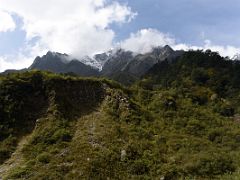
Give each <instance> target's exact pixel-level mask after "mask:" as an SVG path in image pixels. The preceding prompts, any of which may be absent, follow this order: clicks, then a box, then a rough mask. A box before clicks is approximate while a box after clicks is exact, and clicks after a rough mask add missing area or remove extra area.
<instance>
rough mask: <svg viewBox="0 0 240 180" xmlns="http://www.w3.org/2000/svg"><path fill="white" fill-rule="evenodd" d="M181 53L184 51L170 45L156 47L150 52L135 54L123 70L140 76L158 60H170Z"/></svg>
mask: <svg viewBox="0 0 240 180" xmlns="http://www.w3.org/2000/svg"><path fill="white" fill-rule="evenodd" d="M183 53H184V51H174V50H173V49H172V48H171V47H170V46H165V47H163V48H162V47H156V48H154V49H153V50H152V52H150V53H146V54H140V55H137V56H136V57H135V58H134V59H133V60H132V61H131V62H129V63H128V65H127V66H126V68H125V69H124V71H127V72H129V73H131V74H134V75H135V76H138V77H140V76H142V75H144V74H145V73H146V72H147V71H148V70H149V69H150V68H151V67H152V66H154V65H155V64H157V63H158V62H160V61H164V60H168V61H172V60H173V59H175V58H176V57H178V56H181V55H182V54H183Z"/></svg>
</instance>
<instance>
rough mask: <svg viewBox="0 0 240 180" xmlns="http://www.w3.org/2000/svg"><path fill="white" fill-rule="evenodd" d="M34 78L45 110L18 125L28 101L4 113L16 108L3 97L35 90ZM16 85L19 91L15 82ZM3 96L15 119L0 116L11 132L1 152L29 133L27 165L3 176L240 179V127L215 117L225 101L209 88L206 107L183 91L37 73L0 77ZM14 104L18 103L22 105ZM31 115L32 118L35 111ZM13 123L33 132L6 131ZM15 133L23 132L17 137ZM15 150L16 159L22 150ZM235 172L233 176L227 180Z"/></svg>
mask: <svg viewBox="0 0 240 180" xmlns="http://www.w3.org/2000/svg"><path fill="white" fill-rule="evenodd" d="M36 76H37V77H38V81H37V82H38V83H35V84H37V85H39V86H40V87H44V88H42V90H41V91H40V92H38V93H36V92H35V89H34V88H33V90H32V92H34V93H33V94H34V95H35V94H36V95H35V96H36V97H39V96H40V97H41V98H40V99H42V98H44V99H45V100H46V102H47V103H46V104H44V105H42V106H40V107H41V108H40V109H42V110H41V111H36V112H38V113H36V116H34V117H28V113H26V115H25V114H24V115H25V116H26V117H28V118H25V119H21V118H19V119H18V116H15V115H14V113H13V112H15V110H19V111H21V110H22V109H21V108H23V107H25V106H24V105H25V104H28V103H29V101H23V102H22V103H23V107H22V106H20V107H19V106H17V107H18V108H20V109H18V108H17V109H16V107H15V106H13V107H14V108H13V109H11V108H6V105H8V104H6V103H7V102H9V103H10V102H11V103H13V102H12V101H9V98H7V99H6V95H9V94H11V93H12V95H11V96H14V97H15V96H16V94H14V92H16V89H17V90H19V91H20V90H21V89H22V84H25V85H26V84H27V85H28V87H29V85H31V87H32V84H34V83H33V80H32V79H34V78H33V77H36ZM39 80H40V81H39ZM19 81H20V83H19V84H18V83H16V82H19ZM8 82H12V83H10V84H11V86H9V85H8V86H6V84H9V83H8ZM39 82H41V83H39ZM11 89H14V91H11ZM37 89H38V90H39V87H38V88H37ZM0 90H1V91H0V92H2V94H1V101H3V102H4V104H5V107H4V108H3V107H1V108H0V110H1V111H2V113H1V114H4V115H5V114H13V115H12V116H11V117H8V116H6V115H5V116H3V117H4V120H5V121H2V122H1V125H2V127H3V128H5V131H4V132H7V133H8V134H6V135H5V139H3V140H1V146H0V147H2V149H3V150H2V152H5V151H4V148H5V147H7V146H6V142H7V141H10V140H9V139H14V141H13V140H11V141H10V142H15V143H8V145H9V146H10V147H11V148H10V149H12V150H11V151H10V152H9V153H11V152H14V151H15V149H16V148H17V142H19V140H20V139H21V137H22V136H25V135H26V134H29V133H30V135H29V139H28V142H27V143H26V145H25V146H24V147H23V148H22V149H21V148H20V149H21V155H22V156H23V161H21V163H20V164H17V165H16V166H14V167H13V168H9V169H8V171H7V173H6V176H5V177H8V178H13V179H15V178H16V179H17V178H23V179H106V178H107V177H109V178H110V179H154V178H157V179H160V178H161V177H165V179H181V178H182V179H184V178H196V179H209V178H220V177H222V178H223V179H230V178H231V177H235V176H236V177H238V174H237V171H238V169H239V152H240V151H239V147H240V146H239V145H240V140H239V136H240V133H239V126H240V124H239V123H238V122H236V121H235V120H234V119H233V118H231V117H226V116H223V115H221V113H219V112H217V111H216V110H215V105H216V104H218V105H223V104H224V103H226V102H225V101H224V102H223V101H222V100H221V98H220V97H219V98H215V99H214V100H211V96H212V94H214V92H213V91H212V90H211V89H208V88H205V87H204V88H203V90H204V92H208V94H209V96H207V100H206V102H205V101H204V102H205V103H204V104H199V103H196V102H195V101H194V99H195V98H194V97H193V96H189V92H188V91H182V89H176V88H168V89H167V90H166V89H164V88H159V89H154V90H153V89H152V90H150V89H146V88H145V87H143V88H142V85H138V86H137V87H136V88H134V87H133V89H131V90H127V89H124V88H121V87H120V86H119V85H118V84H115V83H113V82H109V81H106V80H95V79H79V78H72V77H64V76H58V75H54V74H44V73H39V72H32V73H24V74H20V75H11V76H10V77H5V78H3V80H1V84H0ZM196 91H197V90H196ZM4 92H7V93H5V94H4ZM17 92H18V91H17ZM22 93H23V92H22ZM191 93H193V94H196V93H197V92H195V91H192V92H191ZM191 93H190V95H191ZM23 94H24V93H23ZM39 94H40V95H39ZM28 95H29V92H28ZM28 95H26V97H27V96H28ZM34 95H31V96H30V97H35V96H34ZM21 97H22V96H21ZM24 97H25V96H24ZM10 99H11V98H10ZM34 99H35V98H34ZM17 100H18V99H16V103H18V102H19V101H17ZM30 102H31V101H30ZM36 102H38V101H35V103H36ZM40 102H41V101H40ZM11 103H10V104H9V106H10V105H11ZM40 104H41V103H40ZM9 106H7V107H9ZM11 107H12V106H11ZM33 107H34V106H33ZM34 108H35V107H34ZM37 108H39V107H38V106H37ZM7 110H8V111H7ZM24 110H25V109H24ZM29 114H32V111H31V110H29ZM20 117H21V116H20ZM12 118H15V119H16V120H17V121H27V124H28V123H29V122H31V124H32V126H31V128H30V129H29V128H27V129H25V128H24V127H25V126H21V128H17V127H16V128H17V129H15V127H12V126H11V125H12V124H11V123H10V124H6V122H11V120H12ZM36 119H38V120H37V123H35V120H36ZM6 120H8V121H6ZM4 122H5V124H4ZM23 124H25V122H24V123H23ZM10 130H11V131H10ZM17 130H18V131H19V133H14V132H16V131H17ZM7 135H10V136H7ZM17 150H18V152H19V148H17ZM0 152H1V151H0ZM8 157H9V156H8ZM8 157H7V158H8ZM0 169H1V166H0ZM230 172H233V173H234V174H233V175H229V174H230Z"/></svg>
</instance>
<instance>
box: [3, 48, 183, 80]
mask: <svg viewBox="0 0 240 180" xmlns="http://www.w3.org/2000/svg"><path fill="white" fill-rule="evenodd" d="M183 53H184V51H174V50H173V49H172V48H171V47H170V46H168V45H167V46H165V47H155V48H153V50H152V51H151V52H149V53H146V54H134V53H133V52H131V51H126V50H123V49H115V50H111V51H108V52H105V53H100V54H96V55H94V56H93V57H89V56H85V57H83V58H80V59H71V58H70V56H68V55H67V54H60V53H55V52H48V53H47V54H46V55H44V56H42V57H37V58H36V59H35V60H34V62H33V64H32V65H31V66H30V67H29V68H28V69H26V70H32V69H38V70H47V71H52V72H56V73H75V74H77V75H81V76H100V75H101V76H105V77H108V78H111V79H113V80H116V81H119V82H121V83H124V84H125V83H126V82H129V83H130V82H131V83H132V82H134V81H136V80H137V79H139V78H140V77H141V76H143V75H144V74H146V72H148V70H149V69H150V68H152V67H153V66H154V65H155V64H157V63H158V62H161V61H164V60H168V61H169V62H171V61H173V60H174V59H176V57H178V56H181V55H182V54H183ZM24 71H25V70H24ZM11 72H15V71H13V70H11V71H6V73H11ZM17 72H18V71H17ZM123 81H124V82H123ZM129 83H127V84H129Z"/></svg>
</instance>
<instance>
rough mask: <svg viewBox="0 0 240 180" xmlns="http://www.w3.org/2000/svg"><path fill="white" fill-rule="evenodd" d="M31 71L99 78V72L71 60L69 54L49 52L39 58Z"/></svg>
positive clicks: (75, 60)
mask: <svg viewBox="0 0 240 180" xmlns="http://www.w3.org/2000/svg"><path fill="white" fill-rule="evenodd" d="M29 69H30V70H32V69H38V70H47V71H52V72H56V73H69V72H72V73H75V74H78V75H81V76H98V75H99V72H98V70H96V69H94V68H93V67H91V66H88V65H86V64H84V63H82V62H80V61H79V60H77V59H72V60H70V57H69V56H68V55H67V54H60V53H54V52H48V53H47V54H46V55H44V56H42V57H39V56H38V57H37V58H36V59H35V60H34V62H33V64H32V65H31V66H30V67H29Z"/></svg>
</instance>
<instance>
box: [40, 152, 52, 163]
mask: <svg viewBox="0 0 240 180" xmlns="http://www.w3.org/2000/svg"><path fill="white" fill-rule="evenodd" d="M50 159H51V156H50V154H48V153H46V152H44V153H42V154H40V155H39V156H38V157H37V160H38V161H39V162H41V163H44V164H48V163H49V162H50Z"/></svg>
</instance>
